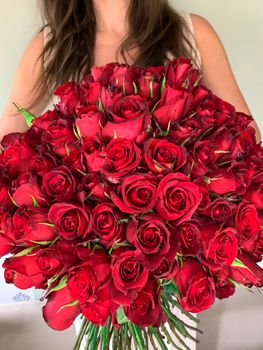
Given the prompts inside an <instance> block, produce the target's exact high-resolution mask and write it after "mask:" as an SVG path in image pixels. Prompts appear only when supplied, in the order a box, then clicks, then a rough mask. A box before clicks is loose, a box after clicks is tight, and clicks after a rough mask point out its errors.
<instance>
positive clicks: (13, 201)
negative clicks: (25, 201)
mask: <svg viewBox="0 0 263 350" xmlns="http://www.w3.org/2000/svg"><path fill="white" fill-rule="evenodd" d="M8 196H9V198H10V199H11V201H12V203H13V204H14V206H15V207H18V208H19V207H20V205H18V204H17V203H16V201H15V200H14V198H13V197H12V196H11V194H10V192H9V191H8Z"/></svg>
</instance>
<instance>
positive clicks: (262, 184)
mask: <svg viewBox="0 0 263 350" xmlns="http://www.w3.org/2000/svg"><path fill="white" fill-rule="evenodd" d="M244 198H245V199H247V200H248V201H250V202H252V203H254V204H255V206H256V208H257V209H263V172H262V171H261V172H260V173H259V174H257V175H255V176H253V177H252V181H251V185H250V186H249V187H248V189H247V193H246V194H245V196H244Z"/></svg>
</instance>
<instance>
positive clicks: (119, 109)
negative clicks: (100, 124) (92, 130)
mask: <svg viewBox="0 0 263 350" xmlns="http://www.w3.org/2000/svg"><path fill="white" fill-rule="evenodd" d="M102 103H103V106H104V108H105V110H107V114H108V118H109V121H108V122H107V123H106V126H105V127H104V129H103V130H102V135H103V136H104V137H105V138H106V139H109V138H110V139H112V138H114V137H118V138H126V139H128V140H134V141H135V140H136V139H137V138H138V137H139V136H140V135H141V134H142V133H143V132H144V131H145V130H146V128H147V126H148V124H149V123H150V113H149V110H148V105H147V102H146V100H145V99H143V98H142V97H141V96H139V95H129V96H124V95H123V94H115V95H114V96H113V97H110V95H109V93H108V92H107V91H105V93H104V95H103V94H102Z"/></svg>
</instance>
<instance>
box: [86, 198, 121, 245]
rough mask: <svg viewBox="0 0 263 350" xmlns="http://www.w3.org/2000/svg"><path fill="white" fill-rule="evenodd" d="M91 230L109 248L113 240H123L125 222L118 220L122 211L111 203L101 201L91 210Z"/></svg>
mask: <svg viewBox="0 0 263 350" xmlns="http://www.w3.org/2000/svg"><path fill="white" fill-rule="evenodd" d="M92 217H93V221H94V223H93V230H94V231H95V233H96V234H97V236H98V237H99V242H100V243H101V244H103V245H104V246H105V247H106V248H107V249H109V248H110V247H111V246H112V245H113V244H114V242H115V241H119V240H121V241H122V240H123V239H124V233H125V224H124V223H119V222H118V221H119V220H120V219H122V218H123V215H122V213H121V212H120V211H119V210H118V209H117V208H116V207H115V206H114V205H113V204H106V203H101V204H98V205H97V206H96V207H95V208H94V209H93V210H92Z"/></svg>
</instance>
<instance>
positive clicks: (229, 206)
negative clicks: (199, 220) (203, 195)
mask: <svg viewBox="0 0 263 350" xmlns="http://www.w3.org/2000/svg"><path fill="white" fill-rule="evenodd" d="M235 212H236V205H235V204H234V203H231V202H229V201H227V200H225V199H221V198H217V199H215V200H214V201H213V202H212V203H211V205H210V206H209V207H208V208H207V210H203V211H202V215H207V216H208V217H211V219H212V220H213V221H216V222H219V223H220V222H222V223H223V222H226V221H227V220H229V219H230V218H231V217H233V215H234V214H235Z"/></svg>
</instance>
